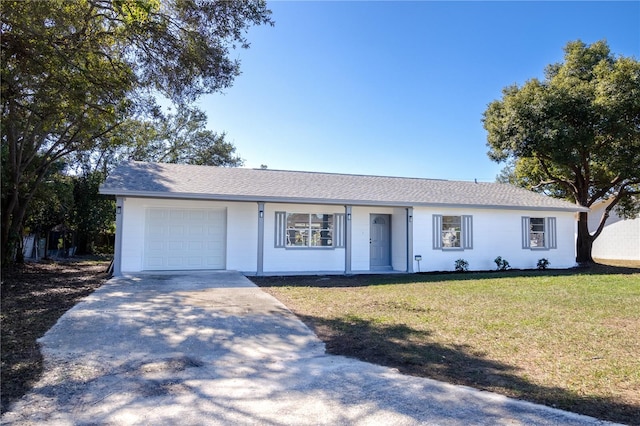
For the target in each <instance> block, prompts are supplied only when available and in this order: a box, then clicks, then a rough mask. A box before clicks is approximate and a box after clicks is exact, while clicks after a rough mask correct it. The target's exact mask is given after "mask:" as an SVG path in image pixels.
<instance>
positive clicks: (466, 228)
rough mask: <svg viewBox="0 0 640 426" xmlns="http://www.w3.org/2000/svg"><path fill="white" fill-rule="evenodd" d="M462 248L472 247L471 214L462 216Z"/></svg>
mask: <svg viewBox="0 0 640 426" xmlns="http://www.w3.org/2000/svg"><path fill="white" fill-rule="evenodd" d="M462 248H463V249H465V250H471V249H472V248H473V216H462Z"/></svg>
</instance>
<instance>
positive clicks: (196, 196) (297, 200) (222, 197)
mask: <svg viewBox="0 0 640 426" xmlns="http://www.w3.org/2000/svg"><path fill="white" fill-rule="evenodd" d="M99 192H100V193H101V194H103V195H115V196H121V197H138V198H164V199H180V200H184V199H189V200H210V201H239V202H265V203H266V202H270V203H283V204H284V203H290V204H330V205H352V206H380V207H442V208H459V207H466V208H474V209H502V210H532V211H563V212H574V213H577V212H588V211H589V209H588V208H587V207H582V206H571V207H559V206H526V205H505V204H461V203H433V202H409V201H379V200H349V199H326V198H311V197H278V196H257V195H230V194H202V193H184V192H157V191H127V190H117V189H109V188H100V190H99Z"/></svg>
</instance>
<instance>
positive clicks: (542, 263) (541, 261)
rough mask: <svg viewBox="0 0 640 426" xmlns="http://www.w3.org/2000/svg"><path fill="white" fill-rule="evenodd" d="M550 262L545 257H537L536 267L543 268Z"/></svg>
mask: <svg viewBox="0 0 640 426" xmlns="http://www.w3.org/2000/svg"><path fill="white" fill-rule="evenodd" d="M550 264H551V262H549V259H545V258H544V257H543V258H542V259H538V269H542V270H545V269H547V268H548V267H549V265H550Z"/></svg>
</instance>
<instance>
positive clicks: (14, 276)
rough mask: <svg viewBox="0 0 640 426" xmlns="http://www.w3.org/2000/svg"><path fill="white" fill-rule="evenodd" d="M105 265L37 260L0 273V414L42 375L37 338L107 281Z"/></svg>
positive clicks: (106, 262)
mask: <svg viewBox="0 0 640 426" xmlns="http://www.w3.org/2000/svg"><path fill="white" fill-rule="evenodd" d="M107 266H108V261H104V260H97V261H96V260H87V259H77V260H70V261H65V262H60V263H53V262H41V263H27V264H24V265H17V266H13V267H10V268H3V270H2V288H1V306H0V319H1V321H2V327H1V333H0V340H1V342H0V343H1V348H2V361H1V377H0V379H1V388H0V390H1V392H2V393H1V395H2V399H1V412H2V413H4V412H5V411H7V410H8V408H9V405H10V404H11V403H12V402H14V401H15V400H17V399H18V398H20V397H21V396H22V395H24V394H25V392H27V391H28V390H29V389H30V388H31V387H32V386H33V384H34V383H35V382H36V381H37V380H38V379H39V378H40V376H41V374H42V355H41V354H40V347H39V345H38V343H37V342H36V340H37V339H38V338H40V337H42V336H43V335H44V333H46V332H47V330H49V329H50V328H51V327H52V326H53V325H54V324H55V323H56V321H57V320H58V318H60V317H61V316H62V315H63V314H64V313H65V312H66V311H67V310H69V309H70V308H72V307H73V306H74V305H75V304H76V303H78V302H79V301H80V300H81V299H82V298H84V297H86V296H88V295H89V294H91V293H92V292H93V291H94V290H95V289H97V288H98V287H100V286H101V285H102V284H103V283H104V282H106V280H107V279H108V275H107V273H106V269H107Z"/></svg>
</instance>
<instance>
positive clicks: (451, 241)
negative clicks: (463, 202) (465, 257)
mask: <svg viewBox="0 0 640 426" xmlns="http://www.w3.org/2000/svg"><path fill="white" fill-rule="evenodd" d="M472 225H473V217H472V216H466V215H463V216H443V215H433V248H434V250H455V249H457V250H465V249H472V248H473V226H472Z"/></svg>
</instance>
